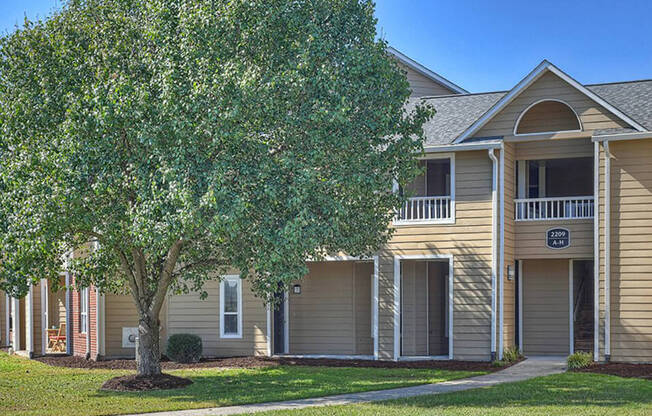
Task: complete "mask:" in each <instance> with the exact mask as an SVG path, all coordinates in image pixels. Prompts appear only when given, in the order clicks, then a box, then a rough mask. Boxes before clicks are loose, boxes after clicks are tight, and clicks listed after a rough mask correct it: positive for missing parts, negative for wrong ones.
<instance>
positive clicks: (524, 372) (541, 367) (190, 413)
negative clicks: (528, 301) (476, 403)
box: [128, 357, 566, 416]
mask: <svg viewBox="0 0 652 416" xmlns="http://www.w3.org/2000/svg"><path fill="white" fill-rule="evenodd" d="M565 370H566V359H565V357H533V358H528V359H527V360H525V361H522V362H520V363H518V364H516V365H514V366H512V367H509V368H507V369H505V370H502V371H498V372H496V373H492V374H486V375H483V376H478V377H472V378H466V379H461V380H453V381H446V382H443V383H437V384H424V385H422V386H414V387H401V388H397V389H391V390H379V391H368V392H363V393H349V394H339V395H336V396H327V397H316V398H312V399H299V400H288V401H284V402H271V403H257V404H245V405H241V406H228V407H214V408H208V409H192V410H175V411H170V412H156V413H145V414H144V415H146V416H226V415H241V414H251V413H258V412H266V411H271V410H291V409H303V408H306V407H315V406H336V405H345V404H355V403H365V402H376V401H382V400H391V399H402V398H407V397H415V396H423V395H427V394H441V393H452V392H456V391H462V390H469V389H476V388H480V387H491V386H494V385H496V384H501V383H511V382H516V381H523V380H528V379H530V378H534V377H541V376H547V375H551V374H557V373H562V372H564V371H565ZM142 415H143V414H140V416H142ZM128 416H137V415H128Z"/></svg>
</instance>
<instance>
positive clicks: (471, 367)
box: [35, 355, 509, 372]
mask: <svg viewBox="0 0 652 416" xmlns="http://www.w3.org/2000/svg"><path fill="white" fill-rule="evenodd" d="M35 360H37V361H40V362H42V363H44V364H48V365H51V366H56V367H68V368H84V369H100V370H102V369H103V370H135V369H136V361H135V360H133V359H132V360H127V359H120V360H100V361H92V360H87V359H85V358H83V357H74V356H67V355H59V356H43V357H37V358H35ZM279 365H300V366H313V367H322V366H325V367H357V368H414V369H437V370H451V371H486V372H496V371H499V370H504V369H505V368H508V367H509V366H504V367H496V366H494V365H492V363H490V362H488V361H432V360H429V361H373V360H336V359H323V358H319V359H315V358H270V357H230V358H211V359H202V360H201V361H200V362H198V363H190V364H181V363H175V362H172V361H162V362H161V368H162V369H163V370H182V369H189V368H263V367H276V366H279Z"/></svg>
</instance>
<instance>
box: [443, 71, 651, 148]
mask: <svg viewBox="0 0 652 416" xmlns="http://www.w3.org/2000/svg"><path fill="white" fill-rule="evenodd" d="M546 72H552V73H553V74H555V75H557V76H558V77H559V78H561V79H562V80H564V81H566V82H567V83H568V84H569V85H570V86H572V87H574V88H575V89H577V90H578V91H579V92H581V93H583V94H584V95H586V96H587V97H589V98H590V99H592V100H593V101H595V102H596V103H598V104H599V105H601V106H602V107H604V108H606V109H607V110H609V111H610V112H611V113H613V114H614V115H615V116H617V117H618V118H620V119H621V120H623V121H624V122H626V123H627V124H629V125H630V126H632V127H634V128H635V129H636V130H638V131H645V130H646V129H645V128H644V127H643V126H641V125H640V124H638V123H637V122H636V121H634V120H633V119H632V118H630V117H629V116H627V115H626V114H625V113H623V112H622V111H620V110H619V109H617V108H616V107H614V106H613V105H611V104H609V103H608V102H607V101H605V100H604V99H602V98H601V97H600V96H598V95H597V94H595V93H594V92H592V91H590V90H589V89H588V88H586V87H585V86H583V85H582V84H580V83H579V82H577V81H575V80H574V79H573V78H571V77H570V76H569V75H567V74H566V73H564V72H563V71H562V70H560V69H559V68H557V67H556V66H554V65H553V64H551V63H550V62H548V61H547V60H543V61H542V62H541V63H540V64H539V65H537V67H536V68H534V69H533V70H532V71H531V72H530V73H529V74H527V75H526V76H525V78H523V79H522V80H521V81H520V82H519V83H518V84H516V86H514V88H512V89H511V90H510V91H509V92H508V93H507V94H505V95H504V96H503V98H501V99H500V100H498V102H496V104H494V105H493V106H492V107H491V108H490V109H489V110H487V111H486V112H485V113H484V114H483V115H482V116H481V117H480V118H479V119H477V120H476V121H475V122H474V123H473V124H472V125H471V126H470V127H469V128H467V129H466V130H465V131H464V132H463V133H462V134H461V135H460V136H459V137H458V138H457V139H455V141H454V142H453V143H461V142H463V141H464V140H466V139H468V138H470V137H472V136H473V135H474V134H475V133H477V132H478V131H479V130H480V129H481V128H482V127H484V126H485V125H486V124H487V123H488V122H489V121H490V120H491V119H493V118H494V117H495V116H496V115H497V114H498V113H499V112H500V111H501V110H502V109H503V108H505V107H506V106H507V105H509V104H510V103H511V102H512V101H514V100H515V99H516V98H517V97H518V96H519V95H521V93H522V92H523V91H525V90H526V89H527V88H528V87H529V86H530V85H532V84H533V83H534V82H535V81H536V80H538V79H539V78H541V76H542V75H544V74H545V73H546Z"/></svg>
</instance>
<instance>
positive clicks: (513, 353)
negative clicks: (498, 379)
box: [492, 346, 523, 367]
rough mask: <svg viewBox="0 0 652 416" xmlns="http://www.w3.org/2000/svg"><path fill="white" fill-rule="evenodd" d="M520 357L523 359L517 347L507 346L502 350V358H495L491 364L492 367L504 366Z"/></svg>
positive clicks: (518, 359)
mask: <svg viewBox="0 0 652 416" xmlns="http://www.w3.org/2000/svg"><path fill="white" fill-rule="evenodd" d="M521 359H523V354H521V350H520V349H519V348H518V347H516V346H513V347H507V348H505V349H504V350H503V359H502V360H495V361H493V362H492V364H493V366H494V367H505V366H507V365H510V364H514V363H516V362H518V361H520V360H521Z"/></svg>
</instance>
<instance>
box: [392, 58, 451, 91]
mask: <svg viewBox="0 0 652 416" xmlns="http://www.w3.org/2000/svg"><path fill="white" fill-rule="evenodd" d="M398 65H399V66H400V67H401V68H402V69H403V70H404V71H405V72H406V74H405V75H406V77H407V80H408V82H409V83H410V89H411V90H412V95H411V96H412V97H426V96H433V95H450V94H456V92H455V91H453V90H450V89H448V88H447V87H444V86H443V85H441V84H439V83H438V82H435V81H433V80H431V79H430V78H428V77H426V76H425V75H422V74H420V73H418V72H417V71H415V70H414V69H412V68H409V67H407V66H406V65H403V64H401V63H399V64H398Z"/></svg>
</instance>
